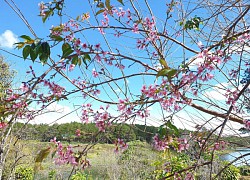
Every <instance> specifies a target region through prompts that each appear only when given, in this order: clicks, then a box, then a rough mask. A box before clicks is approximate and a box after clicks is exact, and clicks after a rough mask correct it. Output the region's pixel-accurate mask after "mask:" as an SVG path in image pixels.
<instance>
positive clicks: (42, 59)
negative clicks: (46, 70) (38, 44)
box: [39, 53, 49, 65]
mask: <svg viewBox="0 0 250 180" xmlns="http://www.w3.org/2000/svg"><path fill="white" fill-rule="evenodd" d="M48 58H49V56H48V54H46V53H42V54H40V56H39V59H40V62H41V63H42V65H44V64H46V63H47V60H48Z"/></svg>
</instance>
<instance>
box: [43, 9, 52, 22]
mask: <svg viewBox="0 0 250 180" xmlns="http://www.w3.org/2000/svg"><path fill="white" fill-rule="evenodd" d="M44 13H45V16H43V18H42V21H43V23H45V21H46V20H47V19H48V17H49V16H51V15H53V10H49V11H45V12H44Z"/></svg>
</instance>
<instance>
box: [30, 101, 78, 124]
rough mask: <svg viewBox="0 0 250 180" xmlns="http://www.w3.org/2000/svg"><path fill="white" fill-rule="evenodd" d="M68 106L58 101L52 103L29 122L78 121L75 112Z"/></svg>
mask: <svg viewBox="0 0 250 180" xmlns="http://www.w3.org/2000/svg"><path fill="white" fill-rule="evenodd" d="M71 112H72V109H71V108H70V107H69V106H66V105H65V106H64V105H61V104H58V103H52V104H51V105H49V106H48V107H47V108H46V109H45V110H44V113H41V114H40V115H38V116H36V117H35V118H34V120H32V121H31V123H34V124H40V123H46V124H53V123H59V124H61V123H68V122H74V121H77V122H80V119H79V117H78V116H77V114H76V112H72V113H71Z"/></svg>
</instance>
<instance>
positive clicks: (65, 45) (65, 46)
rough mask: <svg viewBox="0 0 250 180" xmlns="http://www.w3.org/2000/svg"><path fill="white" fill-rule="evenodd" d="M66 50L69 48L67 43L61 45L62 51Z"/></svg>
mask: <svg viewBox="0 0 250 180" xmlns="http://www.w3.org/2000/svg"><path fill="white" fill-rule="evenodd" d="M68 48H71V46H70V45H69V43H63V45H62V51H65V50H66V49H68Z"/></svg>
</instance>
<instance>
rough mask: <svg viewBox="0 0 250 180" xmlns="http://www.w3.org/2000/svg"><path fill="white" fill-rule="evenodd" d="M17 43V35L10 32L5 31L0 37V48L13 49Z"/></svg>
mask: <svg viewBox="0 0 250 180" xmlns="http://www.w3.org/2000/svg"><path fill="white" fill-rule="evenodd" d="M17 42H19V40H18V37H17V35H15V34H14V33H13V32H12V31H11V30H6V31H4V33H2V34H1V35H0V47H2V48H14V44H15V43H17Z"/></svg>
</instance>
